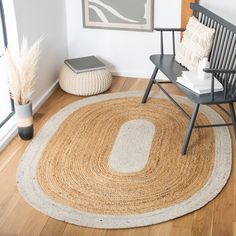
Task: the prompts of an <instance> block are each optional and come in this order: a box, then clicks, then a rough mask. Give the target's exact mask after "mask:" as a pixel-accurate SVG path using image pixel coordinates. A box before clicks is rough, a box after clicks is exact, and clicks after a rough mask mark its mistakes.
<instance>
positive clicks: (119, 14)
mask: <svg viewBox="0 0 236 236" xmlns="http://www.w3.org/2000/svg"><path fill="white" fill-rule="evenodd" d="M82 1H83V23H84V27H85V28H103V29H123V30H137V31H153V24H154V0H82Z"/></svg>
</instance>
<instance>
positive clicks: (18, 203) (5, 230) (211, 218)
mask: <svg viewBox="0 0 236 236" xmlns="http://www.w3.org/2000/svg"><path fill="white" fill-rule="evenodd" d="M147 82H148V81H147V80H141V79H127V78H114V82H113V85H112V88H111V90H110V91H109V92H119V91H130V90H144V89H145V88H146V86H147ZM165 86H167V87H168V89H169V91H171V92H172V93H178V90H177V89H176V88H175V87H174V86H173V85H165ZM155 89H156V90H157V88H155ZM79 99H81V98H80V97H77V96H72V95H69V94H66V93H64V92H63V91H62V90H60V89H58V90H57V91H56V92H55V93H54V94H53V95H52V96H51V97H50V98H49V99H48V101H47V102H46V103H45V104H44V105H43V106H42V108H41V109H40V110H39V111H38V113H37V114H36V115H35V129H36V133H37V132H38V131H39V129H40V128H41V127H42V125H43V124H44V123H45V122H47V120H48V119H49V118H50V117H51V116H52V115H53V114H54V113H55V112H57V111H58V110H60V109H61V108H62V107H64V106H66V105H68V104H70V103H71V102H73V101H76V100H79ZM217 111H219V110H217ZM180 115H181V114H180ZM223 117H224V118H225V120H228V118H227V117H225V116H224V115H223ZM231 135H232V130H231ZM28 144H29V142H24V141H22V140H20V139H19V137H16V138H15V139H14V140H13V141H12V142H11V143H10V144H9V145H8V146H7V148H6V149H5V150H4V151H3V152H2V153H0V236H3V235H4V236H6V235H8V236H13V235H14V236H15V235H24V236H27V235H29V236H34V235H41V236H46V235H47V236H54V235H55V236H61V235H62V236H77V235H79V236H84V235H86V236H87V235H88V236H95V235H96V236H98V235H99V236H105V235H106V236H125V235H127V236H146V235H147V236H154V235H155V236H159V235H161V236H170V235H171V236H178V235H180V236H190V235H203V236H208V235H219V236H231V235H235V236H236V197H235V195H236V166H235V162H234V164H233V170H232V174H231V178H230V180H229V182H228V184H227V186H226V187H225V188H224V190H223V192H222V193H221V194H220V195H219V196H218V197H217V198H216V199H215V200H214V201H212V202H210V203H209V204H208V205H207V206H205V207H204V208H202V209H201V210H198V211H196V212H194V213H192V214H189V215H187V216H184V217H181V218H179V219H176V220H172V221H169V222H166V223H163V224H159V225H154V226H150V227H143V228H135V229H125V230H97V229H91V228H83V227H78V226H75V225H70V224H66V223H64V222H60V221H57V220H55V219H52V218H49V217H47V216H45V215H43V214H41V213H40V212H38V211H36V210H34V209H33V208H32V207H31V206H29V205H28V204H27V203H26V202H25V201H24V199H23V198H22V197H21V196H20V194H19V193H18V191H17V187H16V181H15V178H16V176H15V175H16V168H17V166H18V163H19V160H20V157H21V156H22V154H23V152H24V150H25V149H26V147H27V145H28ZM235 150H236V147H235V142H233V151H234V158H235Z"/></svg>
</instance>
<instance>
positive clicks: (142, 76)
mask: <svg viewBox="0 0 236 236" xmlns="http://www.w3.org/2000/svg"><path fill="white" fill-rule="evenodd" d="M111 73H112V75H113V76H119V77H127V78H138V79H150V78H151V75H150V74H141V73H132V72H117V71H113V72H111ZM156 79H158V80H161V81H169V80H168V78H167V77H166V76H165V75H164V74H163V73H162V72H161V71H159V72H158V74H157V77H156Z"/></svg>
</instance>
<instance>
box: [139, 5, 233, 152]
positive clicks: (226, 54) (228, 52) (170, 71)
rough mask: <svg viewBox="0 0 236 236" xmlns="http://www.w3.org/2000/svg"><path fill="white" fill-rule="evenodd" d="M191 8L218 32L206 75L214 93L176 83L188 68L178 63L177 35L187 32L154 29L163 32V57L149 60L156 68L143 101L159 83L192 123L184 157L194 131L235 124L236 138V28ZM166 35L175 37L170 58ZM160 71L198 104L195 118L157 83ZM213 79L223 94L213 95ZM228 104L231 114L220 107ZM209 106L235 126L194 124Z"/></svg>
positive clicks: (153, 57) (199, 7)
mask: <svg viewBox="0 0 236 236" xmlns="http://www.w3.org/2000/svg"><path fill="white" fill-rule="evenodd" d="M190 7H191V9H192V10H193V15H194V16H195V17H196V18H198V19H199V21H200V22H201V23H203V24H204V25H206V26H208V27H210V28H214V29H215V38H214V43H213V47H212V51H211V54H210V56H209V61H210V68H208V69H205V70H204V71H205V72H207V73H210V74H212V80H211V81H212V83H211V93H209V94H204V95H199V94H196V93H194V92H193V91H192V90H190V89H188V88H186V87H184V86H182V85H180V84H179V83H177V82H176V80H177V77H179V76H181V75H182V72H183V71H186V70H187V69H186V68H185V67H183V66H182V65H180V64H179V63H177V62H176V61H175V33H176V32H179V33H180V32H183V31H184V30H185V29H170V28H168V29H166V28H155V30H156V31H159V32H160V36H161V37H160V38H161V40H160V42H161V54H160V55H152V56H151V57H150V60H151V61H152V62H153V64H154V65H155V69H154V72H153V74H152V77H151V79H150V82H149V84H148V86H147V89H146V92H145V94H144V97H143V100H142V103H146V101H147V98H148V96H149V93H150V90H151V88H152V86H153V85H154V84H156V85H157V86H158V87H159V88H160V90H161V91H162V92H164V93H165V95H167V96H168V97H169V99H170V100H171V101H172V102H173V103H174V104H175V105H176V106H177V107H178V108H179V109H180V110H181V111H182V112H183V114H184V115H185V116H186V117H187V118H188V119H189V121H190V122H189V127H188V130H187V133H186V137H185V140H184V144H183V148H182V155H185V154H186V152H187V148H188V144H189V141H190V137H191V134H192V130H193V128H209V127H220V126H231V125H233V127H234V132H235V137H236V116H235V110H234V106H233V103H234V102H235V101H236V26H235V25H233V24H231V23H229V22H228V21H226V20H224V19H222V18H221V17H219V16H217V15H216V14H214V13H213V12H211V11H209V10H208V9H206V8H204V7H202V6H201V5H199V4H194V3H191V4H190ZM165 32H170V33H171V34H172V42H173V54H171V55H168V54H165V53H164V39H163V34H164V33H165ZM158 70H160V71H162V72H163V73H164V74H165V75H166V76H167V77H168V79H169V82H168V83H173V84H175V85H176V86H177V87H178V88H179V89H180V90H181V91H182V92H183V93H184V94H185V95H186V96H187V97H188V98H189V99H190V100H191V101H192V102H194V103H195V106H194V109H193V113H192V116H190V115H189V114H188V113H187V112H186V111H185V110H184V109H183V108H182V107H181V106H180V105H179V104H178V103H177V102H176V101H175V99H174V98H173V97H172V96H171V95H170V94H169V93H168V92H167V91H166V90H165V89H164V88H163V86H162V85H161V84H162V82H160V81H157V80H156V75H157V72H158ZM214 77H215V78H217V79H218V80H219V81H220V82H221V83H222V85H223V86H224V91H221V92H214ZM165 83H166V82H165ZM226 103H227V104H229V108H230V112H228V111H227V110H226V109H224V108H223V107H222V106H221V104H226ZM210 104H215V105H217V106H218V107H219V108H221V109H222V110H223V111H224V112H225V113H226V114H227V115H228V116H230V117H231V119H232V123H227V124H212V125H195V121H196V117H197V114H198V111H199V107H200V105H210Z"/></svg>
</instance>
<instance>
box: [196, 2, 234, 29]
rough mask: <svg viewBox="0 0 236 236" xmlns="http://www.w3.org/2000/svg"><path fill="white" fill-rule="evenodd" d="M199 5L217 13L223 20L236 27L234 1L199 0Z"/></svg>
mask: <svg viewBox="0 0 236 236" xmlns="http://www.w3.org/2000/svg"><path fill="white" fill-rule="evenodd" d="M200 3H201V5H203V6H206V7H207V8H208V9H209V10H211V11H213V12H215V13H217V14H218V15H220V16H221V17H223V18H224V19H226V20H228V21H229V22H231V23H233V24H235V25H236V1H235V0H225V1H222V0H201V1H200Z"/></svg>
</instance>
